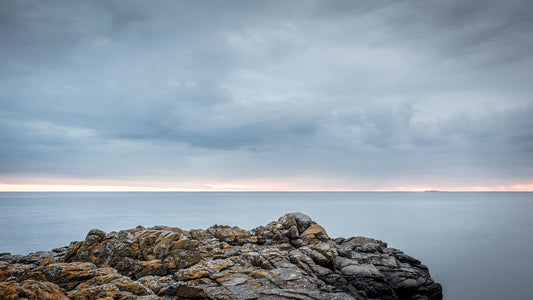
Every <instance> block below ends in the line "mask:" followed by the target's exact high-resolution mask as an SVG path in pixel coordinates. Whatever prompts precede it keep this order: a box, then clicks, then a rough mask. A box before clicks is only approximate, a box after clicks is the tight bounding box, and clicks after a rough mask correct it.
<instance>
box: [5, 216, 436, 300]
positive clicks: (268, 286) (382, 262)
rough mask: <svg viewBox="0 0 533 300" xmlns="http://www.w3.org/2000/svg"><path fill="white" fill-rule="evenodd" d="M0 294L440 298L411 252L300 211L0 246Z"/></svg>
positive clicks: (34, 296) (30, 296) (93, 232)
mask: <svg viewBox="0 0 533 300" xmlns="http://www.w3.org/2000/svg"><path fill="white" fill-rule="evenodd" d="M0 298H1V299H21V298H27V299H100V298H104V299H387V300H402V299H411V300H415V299H416V300H422V299H442V289H441V286H440V285H439V284H438V283H435V282H434V281H433V280H432V279H431V278H430V275H429V272H428V269H427V267H426V266H424V265H423V264H421V263H420V261H418V260H416V259H414V258H412V257H410V256H407V255H405V254H404V253H403V252H401V251H400V250H397V249H394V248H388V247H387V244H386V243H384V242H382V241H378V240H375V239H371V238H365V237H352V238H347V239H346V238H336V239H330V238H329V237H328V235H327V234H326V231H325V230H324V228H322V227H321V226H320V225H318V224H316V223H315V222H314V221H312V220H311V219H310V218H309V217H308V216H306V215H304V214H301V213H291V214H287V215H284V216H283V217H281V218H280V219H278V220H277V221H275V222H271V223H269V224H268V225H266V226H260V227H257V228H255V229H252V230H244V229H240V228H238V227H230V226H225V225H215V226H213V227H210V228H208V229H207V230H198V229H194V230H190V231H185V230H181V229H179V228H173V227H166V226H156V227H151V228H144V227H141V226H138V227H136V228H133V229H129V230H122V231H119V232H110V233H107V234H106V233H105V232H103V231H101V230H98V229H93V230H91V231H89V233H88V234H87V237H86V238H85V241H80V242H72V243H71V244H70V246H68V247H63V248H57V249H54V250H52V251H50V252H37V253H32V254H30V255H27V256H20V255H10V254H8V253H3V254H0Z"/></svg>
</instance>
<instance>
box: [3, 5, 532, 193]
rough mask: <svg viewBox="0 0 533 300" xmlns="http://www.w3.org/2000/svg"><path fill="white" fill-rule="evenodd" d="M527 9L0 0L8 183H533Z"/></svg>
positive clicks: (5, 177) (376, 185) (365, 186)
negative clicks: (66, 180)
mask: <svg viewBox="0 0 533 300" xmlns="http://www.w3.org/2000/svg"><path fill="white" fill-rule="evenodd" d="M531 15H533V5H531V4H530V3H529V2H528V1H518V0H517V1H505V2H502V1H438V2H435V1H430V2H424V1H419V2H418V1H414V2H398V1H291V2H282V1H280V2H277V1H274V2H272V1H201V2H189V1H161V2H158V3H157V5H156V4H154V3H151V2H150V3H149V2H145V1H45V2H42V1H2V2H1V3H0V41H1V47H0V65H1V66H2V67H1V68H0V181H4V182H5V181H16V180H18V181H21V180H23V179H24V178H25V177H27V178H30V177H31V178H35V177H39V176H41V177H43V176H51V177H58V178H61V177H79V178H115V179H120V178H128V176H137V177H139V178H144V177H143V176H145V175H146V180H148V179H149V178H153V177H154V176H155V177H157V178H158V179H161V180H168V181H171V180H174V179H176V178H182V179H183V178H188V176H194V177H195V178H197V179H198V178H199V179H198V180H202V179H204V180H205V181H206V182H207V181H209V180H215V181H224V180H227V181H239V180H244V179H254V178H258V179H268V180H283V181H290V180H293V181H294V185H295V186H297V185H298V184H303V183H309V184H317V185H320V186H322V187H328V186H333V187H344V188H356V189H373V188H382V187H388V186H395V185H396V186H398V185H400V184H403V185H433V186H438V185H441V186H461V185H464V186H473V185H483V186H490V185H495V184H501V185H509V184H515V183H530V182H531V180H532V178H533V168H532V167H531V166H532V165H533V164H532V163H533V155H532V153H533V118H531V116H533V99H532V96H531V95H532V91H533V90H532V87H531V84H530V82H529V81H530V80H529V74H530V72H531V71H530V70H531V69H532V67H533V59H532V58H533V57H532V56H533V55H532V53H533V38H531V34H530V33H531V32H533V21H532V19H531V18H530V16H531ZM150 176H152V177H150ZM302 178H303V179H302ZM306 178H308V179H309V181H308V182H306V180H307V179H306ZM15 179H16V180H15Z"/></svg>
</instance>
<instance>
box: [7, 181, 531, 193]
mask: <svg viewBox="0 0 533 300" xmlns="http://www.w3.org/2000/svg"><path fill="white" fill-rule="evenodd" d="M431 190H437V191H457V192H477V191H488V192H527V191H533V184H532V183H521V184H512V185H496V186H481V185H480V186H451V187H450V186H448V187H436V186H430V185H428V186H424V185H420V186H391V187H385V188H377V189H376V188H368V189H364V188H360V189H354V188H348V187H318V188H317V187H310V186H304V185H291V184H285V183H277V182H245V183H235V182H229V183H225V182H217V183H203V184H188V185H186V186H177V185H170V184H168V183H163V184H161V183H159V184H158V183H154V182H150V183H147V184H146V185H143V184H139V183H135V184H132V183H129V184H127V183H119V184H101V183H96V184H95V183H86V184H84V183H76V184H52V183H47V184H39V183H36V184H35V183H1V182H0V192H32V191H33V192H113V191H117V192H120V191H124V192H126V191H132V192H137V191H138V192H142V191H146V192H158V191H159V192H164V191H169V192H170V191H184V192H188V191H190V192H195V191H377V192H378V191H383V192H385V191H405V192H421V191H431Z"/></svg>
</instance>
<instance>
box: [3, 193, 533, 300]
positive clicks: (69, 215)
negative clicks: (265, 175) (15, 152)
mask: <svg viewBox="0 0 533 300" xmlns="http://www.w3.org/2000/svg"><path fill="white" fill-rule="evenodd" d="M295 211H299V212H303V213H306V214H308V215H310V216H311V218H313V219H314V220H315V221H316V222H318V223H319V224H321V225H322V226H324V228H325V229H326V230H327V231H328V234H329V235H330V236H331V237H338V236H343V237H349V236H357V235H363V236H369V237H373V238H377V239H381V240H383V241H385V242H387V243H388V244H389V246H390V247H395V248H399V249H401V250H403V251H404V252H406V253H407V254H409V255H411V256H414V257H416V258H418V259H420V260H421V261H422V262H423V263H424V264H426V265H428V266H429V269H430V272H431V274H432V277H433V278H434V279H435V280H436V281H438V282H440V283H441V284H442V285H443V288H444V295H445V299H448V300H472V299H531V297H532V296H531V295H533V285H532V284H531V283H533V281H532V280H533V279H532V278H533V258H532V255H533V231H532V230H533V193H428V192H426V193H375V192H371V193H363V192H357V193H344V192H343V193H330V192H327V193H244V192H239V193H233V192H227V193H137V192H135V193H0V252H11V253H14V254H27V253H29V252H33V251H38V250H50V249H52V248H55V247H60V246H64V245H68V244H69V242H70V241H73V240H83V239H84V238H85V235H86V233H87V232H88V231H89V230H90V229H92V228H100V229H102V230H105V231H107V232H109V231H113V230H121V229H127V228H132V227H135V226H137V225H143V226H153V225H169V226H177V227H180V228H183V229H192V228H204V229H205V228H207V227H209V226H211V225H213V224H228V225H237V226H239V227H241V228H246V229H251V228H254V227H256V226H259V225H265V224H267V223H268V222H270V221H272V220H276V219H277V218H278V217H280V216H281V215H283V214H285V213H288V212H295Z"/></svg>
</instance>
